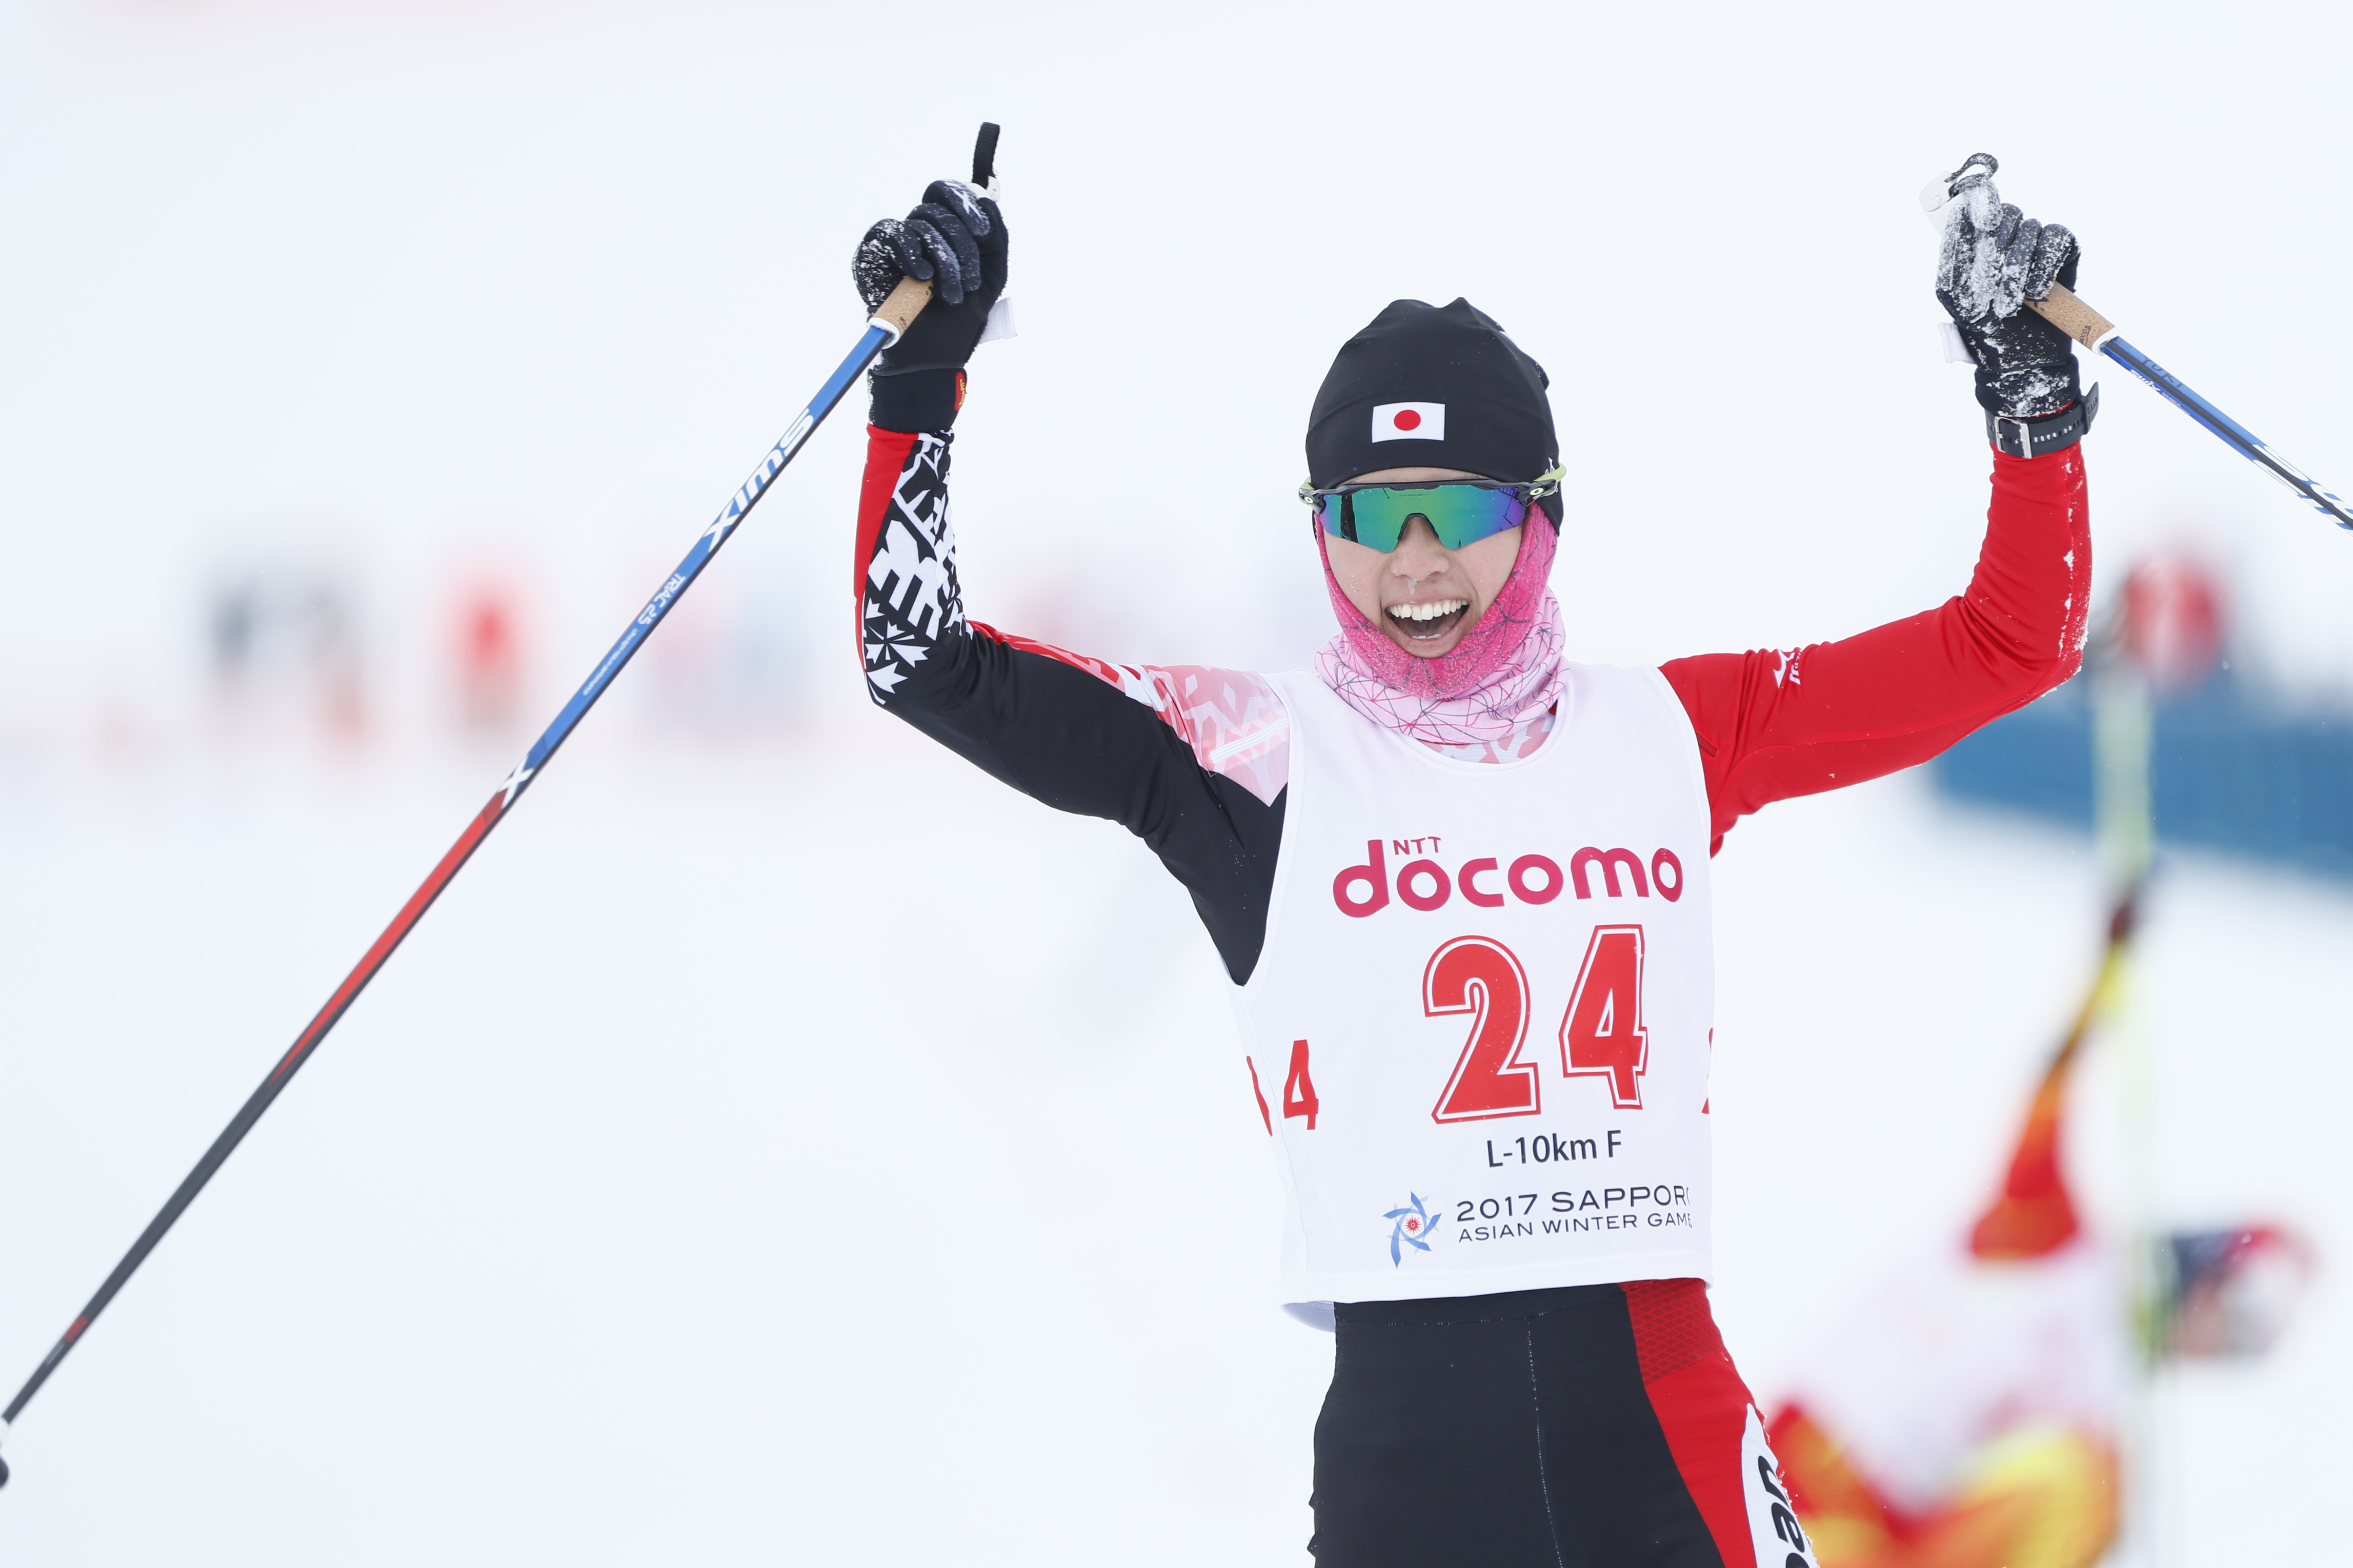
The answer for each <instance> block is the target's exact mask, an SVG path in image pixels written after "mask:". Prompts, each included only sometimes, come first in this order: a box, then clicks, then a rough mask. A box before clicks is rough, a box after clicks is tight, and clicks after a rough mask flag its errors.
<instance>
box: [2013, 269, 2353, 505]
mask: <svg viewBox="0 0 2353 1568" xmlns="http://www.w3.org/2000/svg"><path fill="white" fill-rule="evenodd" d="M2027 304H2029V305H2030V306H2031V307H2033V310H2034V313H2035V314H2036V315H2038V316H2041V317H2042V319H2043V320H2044V321H2048V322H2050V323H2051V324H2052V326H2054V327H2057V328H2058V329H2059V330H2060V331H2063V332H2064V333H2066V334H2067V335H2068V336H2069V337H2071V338H2073V339H2074V340H2075V341H2076V342H2079V343H2081V344H2083V345H2084V347H2085V348H2087V349H2091V350H2094V352H2096V353H2104V354H2105V355H2107V356H2108V357H2109V358H2110V359H2112V360H2114V361H2116V363H2118V364H2120V365H2122V366H2124V367H2125V368H2126V370H2128V371H2130V372H2132V373H2133V374H2135V375H2137V376H2138V377H2140V378H2141V379H2142V380H2143V381H2145V382H2147V383H2148V384H2149V385H2151V386H2153V387H2155V388H2157V390H2158V393H2159V394H2161V395H2163V396H2164V397H2165V399H2166V401H2168V402H2169V403H2171V404H2172V405H2174V406H2175V407H2177V408H2179V409H2180V410H2181V411H2182V412H2183V413H2184V414H2187V415H2189V417H2191V418H2192V419H2195V420H2196V421H2198V423H2199V424H2200V425H2203V426H2206V428H2207V429H2209V430H2211V431H2212V432H2214V434H2215V435H2217V436H2219V437H2221V438H2222V441H2223V443H2224V444H2225V445H2227V446H2228V447H2230V448H2231V449H2232V451H2234V452H2236V453H2238V454H2239V456H2241V457H2242V458H2246V459H2247V460H2248V461H2249V462H2251V463H2253V464H2254V465H2255V466H2256V467H2257V468H2262V469H2263V472H2265V473H2267V474H2269V475H2271V477H2272V478H2274V479H2277V480H2278V481H2279V482H2280V483H2282V484H2284V485H2285V486H2286V487H2287V488H2288V489H2292V490H2294V491H2295V493H2296V494H2297V495H2299V496H2302V497H2303V498H2304V499H2305V500H2307V501H2310V502H2311V503H2312V504H2313V505H2314V506H2315V507H2317V508H2318V509H2319V510H2320V513H2321V515H2322V516H2324V517H2327V518H2329V519H2331V520H2333V521H2335V522H2336V524H2337V527H2339V528H2348V529H2353V511H2348V510H2346V507H2345V503H2344V502H2343V501H2342V500H2338V499H2337V497H2336V496H2335V495H2333V494H2331V493H2330V492H2329V491H2327V490H2325V489H2321V488H2320V486H2319V484H2318V483H2317V482H2316V480H2315V479H2313V477H2312V476H2311V475H2310V474H2307V473H2306V472H2305V471H2304V470H2303V469H2302V468H2297V467H2296V466H2295V464H2294V463H2291V462H2289V461H2288V460H2287V459H2286V458H2283V457H2281V456H2280V455H2279V454H2278V453H2276V452H2274V451H2273V450H2272V449H2271V448H2270V447H2267V446H2265V445H2264V444H2263V442H2262V441H2260V440H2258V439H2257V438H2256V437H2255V436H2254V433H2253V432H2252V431H2250V430H2249V429H2248V428H2247V427H2246V426H2243V425H2242V424H2240V423H2239V422H2238V421H2237V420H2235V419H2233V418H2232V417H2231V416H2229V415H2227V414H2225V413H2223V412H2222V411H2221V409H2219V408H2217V407H2215V406H2214V405H2212V404H2211V403H2209V402H2207V401H2206V400H2205V399H2204V398H2203V397H2200V396H2199V395H2198V394H2197V393H2195V392H2193V391H2191V390H2190V389H2189V384H2187V383H2186V382H2184V381H2183V380H2182V379H2181V378H2180V377H2179V376H2178V375H2176V374H2173V373H2172V372H2171V371H2169V370H2168V369H2166V368H2165V367H2164V366H2163V365H2161V364H2159V363H2157V362H2156V361H2155V360H2153V359H2151V358H2149V357H2148V356H2147V354H2145V353H2141V352H2140V350H2138V349H2137V348H2135V347H2133V346H2132V344H2130V343H2129V342H2126V341H2125V339H2124V337H2123V336H2122V334H2120V333H2119V332H2118V331H2116V323H2115V322H2113V321H2109V320H2108V319H2107V318H2106V317H2105V316H2103V315H2101V314H2100V313H2099V312H2098V311H2097V310H2094V309H2092V307H2091V306H2090V305H2088V304H2086V303H2085V302H2084V299H2083V297H2082V296H2081V295H2078V294H2075V293H2073V292H2071V291H2070V290H2069V289H2067V288H2066V287H2065V286H2064V285H2063V284H2058V283H2053V284H2052V285H2051V297H2050V298H2049V299H2047V300H2028V301H2027Z"/></svg>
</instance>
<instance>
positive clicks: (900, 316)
mask: <svg viewBox="0 0 2353 1568" xmlns="http://www.w3.org/2000/svg"><path fill="white" fill-rule="evenodd" d="M2051 292H2052V293H2053V294H2056V293H2058V292H2059V290H2058V289H2057V288H2055V287H2054V288H2052V290H2051ZM931 302H932V286H931V285H930V284H928V283H926V282H924V281H923V279H920V278H902V279H899V286H898V287H897V288H896V289H892V290H891V292H890V294H889V296H888V297H887V298H885V299H884V300H883V301H882V303H881V305H879V306H877V307H876V308H875V310H874V318H873V319H874V320H876V321H888V322H890V323H891V330H892V331H894V332H900V333H903V332H905V331H906V330H907V328H908V327H909V326H910V325H912V324H913V321H914V320H915V318H916V317H917V316H920V315H922V314H923V307H924V306H926V305H928V304H930V303H931Z"/></svg>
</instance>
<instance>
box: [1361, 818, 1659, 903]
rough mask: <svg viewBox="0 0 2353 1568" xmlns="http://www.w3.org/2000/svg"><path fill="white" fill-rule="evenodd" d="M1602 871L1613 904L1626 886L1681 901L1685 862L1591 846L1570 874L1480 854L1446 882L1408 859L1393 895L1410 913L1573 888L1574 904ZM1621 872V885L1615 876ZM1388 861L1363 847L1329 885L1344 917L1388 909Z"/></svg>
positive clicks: (1432, 842)
mask: <svg viewBox="0 0 2353 1568" xmlns="http://www.w3.org/2000/svg"><path fill="white" fill-rule="evenodd" d="M1425 844H1427V845H1429V846H1430V851H1431V853H1432V854H1433V855H1434V854H1435V853H1436V852H1437V849H1438V840H1437V839H1436V838H1435V837H1430V838H1395V839H1391V840H1390V841H1389V847H1391V848H1393V849H1395V850H1396V852H1397V853H1398V854H1399V855H1419V854H1420V853H1421V847H1422V846H1423V845H1425ZM1596 867H1599V868H1600V871H1601V888H1602V891H1604V892H1606V893H1608V894H1609V896H1610V897H1611V898H1613V899H1618V898H1623V897H1625V895H1626V889H1628V888H1629V887H1630V888H1632V889H1633V892H1634V896H1635V897H1636V898H1638V899H1647V898H1649V897H1650V896H1651V889H1654V888H1655V889H1658V894H1659V897H1661V898H1662V899H1664V900H1667V902H1669V903H1671V904H1672V903H1673V902H1674V901H1675V900H1677V899H1680V898H1682V897H1683V862H1682V861H1681V860H1678V859H1676V858H1675V852H1674V851H1673V850H1672V849H1662V850H1660V851H1658V852H1657V853H1656V854H1654V855H1652V856H1651V860H1650V866H1649V868H1648V870H1647V871H1646V870H1645V869H1644V868H1643V864H1642V858H1641V856H1640V855H1637V854H1635V853H1634V851H1632V850H1631V849H1596V848H1594V847H1591V846H1590V845H1588V846H1587V847H1585V848H1582V849H1579V850H1578V851H1577V853H1576V854H1574V855H1572V856H1570V857H1569V858H1568V874H1567V876H1566V877H1564V876H1562V875H1561V870H1560V866H1559V863H1558V862H1557V861H1555V860H1554V859H1552V858H1551V857H1549V856H1545V855H1523V856H1521V857H1520V858H1518V859H1516V860H1514V861H1513V862H1512V863H1511V865H1510V866H1509V867H1505V866H1504V863H1503V861H1502V859H1501V858H1498V857H1495V856H1492V855H1490V856H1483V857H1482V858H1479V859H1476V860H1465V861H1463V862H1462V864H1461V865H1460V866H1458V867H1456V868H1454V874H1453V875H1452V876H1451V877H1450V876H1448V875H1447V873H1446V868H1445V867H1443V866H1440V864H1439V863H1438V862H1437V861H1436V860H1435V859H1428V858H1425V859H1416V860H1409V861H1407V862H1406V863H1405V864H1404V865H1402V866H1399V867H1398V871H1397V884H1396V885H1397V896H1398V901H1399V902H1401V903H1403V904H1404V905H1405V906H1406V908H1408V909H1409V910H1423V911H1424V912H1427V911H1429V910H1435V909H1441V908H1443V907H1444V906H1445V904H1446V901H1447V900H1449V899H1451V898H1452V897H1453V896H1454V895H1455V894H1456V893H1458V892H1459V893H1461V895H1462V897H1463V898H1464V899H1466V900H1469V901H1470V902H1472V903H1474V904H1477V905H1479V906H1480V907H1482V909H1490V910H1500V909H1502V908H1503V907H1504V889H1510V890H1511V896H1512V897H1513V898H1515V899H1517V900H1520V902H1522V903H1524V904H1548V903H1550V902H1552V901H1553V900H1555V899H1556V898H1558V897H1560V893H1561V889H1563V888H1568V887H1574V888H1575V889H1577V897H1578V898H1580V899H1589V898H1591V897H1593V885H1592V884H1593V878H1592V873H1593V870H1594V868H1596ZM1620 871H1623V872H1624V873H1625V879H1624V880H1623V881H1620V878H1619V873H1620ZM1389 886H1390V884H1389V872H1388V855H1387V854H1386V853H1385V852H1384V850H1383V847H1382V845H1381V841H1380V840H1379V839H1377V838H1368V839H1366V841H1365V863H1364V864H1363V865H1361V866H1349V867H1345V868H1343V869H1342V870H1341V872H1340V874H1339V875H1338V876H1336V877H1335V878H1333V879H1332V901H1333V902H1334V903H1335V904H1337V905H1338V906H1339V907H1340V912H1341V913H1342V914H1344V915H1349V916H1353V917H1354V918H1356V919H1357V920H1362V919H1364V918H1365V917H1366V915H1369V914H1373V913H1375V912H1377V911H1378V910H1383V909H1386V908H1388V901H1389Z"/></svg>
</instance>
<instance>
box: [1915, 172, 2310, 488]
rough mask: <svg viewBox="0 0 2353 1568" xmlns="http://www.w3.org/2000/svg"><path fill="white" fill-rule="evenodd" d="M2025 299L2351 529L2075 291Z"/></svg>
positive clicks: (1942, 184) (1938, 183) (1947, 186)
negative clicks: (2128, 339)
mask: <svg viewBox="0 0 2353 1568" xmlns="http://www.w3.org/2000/svg"><path fill="white" fill-rule="evenodd" d="M1979 165H1982V166H1983V170H1984V173H1986V174H1993V173H1994V172H1995V171H1997V170H1998V169H2000V167H2001V163H2000V160H1999V159H1997V158H1995V157H1994V155H1993V154H1992V153H1971V154H1970V155H1969V158H1968V162H1966V163H1963V164H1962V165H1961V166H1960V167H1959V168H1957V169H1956V170H1954V171H1953V172H1952V173H1951V174H1947V175H1945V176H1944V177H1943V178H1942V179H1937V180H1931V181H1929V182H1928V187H1927V189H1926V190H1924V191H1922V192H1921V193H1920V205H1921V207H1922V208H1923V209H1925V210H1926V211H1927V212H1929V213H1934V212H1936V210H1937V209H1938V208H1939V207H1942V206H1943V205H1945V204H1946V203H1947V202H1948V201H1950V200H1951V199H1952V197H1953V188H1954V187H1955V186H1956V185H1957V184H1960V182H1961V181H1962V180H1964V179H1966V178H1967V177H1968V176H1969V175H1970V174H1973V173H1976V172H1977V171H1978V167H1979ZM2026 302H2027V304H2028V305H2030V306H2031V307H2032V308H2033V310H2034V313H2035V314H2036V315H2038V316H2041V317H2042V319H2043V320H2044V321H2049V322H2050V323H2051V324H2052V326H2054V327H2057V328H2058V329H2059V330H2060V331H2063V332H2064V333H2066V334H2067V335H2068V336H2069V337H2071V338H2073V339H2074V340H2075V341H2076V342H2079V343H2081V344H2083V345H2084V347H2085V348H2087V349H2090V350H2092V351H2093V352H2094V353H2103V354H2105V355H2107V356H2108V358H2110V359H2112V360H2114V361H2116V363H2118V364H2120V365H2122V366H2124V367H2125V368H2126V370H2128V371H2130V372H2132V373H2133V374H2135V375H2137V376H2138V377H2140V378H2141V380H2143V381H2145V382H2147V383H2148V384H2149V385H2151V386H2153V387H2155V388H2156V389H2157V390H2158V395H2160V396H2162V397H2163V398H2164V399H2165V400H2166V401H2167V402H2168V403H2170V404H2172V405H2174V406H2175V407H2176V408H2179V409H2180V410H2181V411H2182V412H2183V413H2184V414H2187V415H2189V417H2191V418H2192V419H2195V420H2196V421H2198V423H2199V424H2200V425H2203V426H2205V427H2206V428H2207V429H2209V430H2211V431H2212V432H2213V433H2214V434H2215V435H2216V436H2218V437H2221V440H2222V443H2223V444H2224V445H2225V446H2227V447H2230V448H2231V449H2232V451H2234V452H2236V453H2238V454H2239V456H2241V457H2242V458H2246V459H2247V460H2248V461H2249V462H2251V463H2253V464H2254V465H2255V466H2256V467H2257V468H2261V469H2263V471H2264V472H2265V473H2267V474H2269V475H2271V477H2272V478H2274V479H2277V480H2278V481H2279V482H2280V483H2282V484H2284V485H2285V486H2286V487H2287V488H2288V489H2291V490H2294V491H2295V493H2296V494H2297V495H2298V496H2301V497H2302V498H2303V499H2304V500H2307V501H2309V502H2311V503H2312V505H2313V506H2314V507H2316V508H2317V509H2318V510H2319V511H2320V514H2321V515H2322V516H2323V517H2326V518H2327V519H2329V520H2330V521H2333V522H2335V523H2336V524H2337V527H2339V528H2345V529H2353V511H2348V510H2347V509H2346V504H2345V502H2344V501H2342V500H2339V499H2338V498H2337V496H2336V495H2335V494H2333V493H2332V492H2330V491H2328V490H2325V489H2321V488H2320V485H2319V483H2318V482H2317V481H2316V480H2315V479H2313V477H2312V476H2311V475H2310V474H2307V473H2306V472H2305V471H2304V470H2303V469H2302V468H2297V467H2296V466H2295V464H2294V463H2291V462H2289V461H2288V460H2287V459H2286V458H2283V457H2281V456H2280V455H2279V454H2278V453H2276V452H2274V451H2273V450H2272V449H2271V448H2270V447H2267V446H2265V445H2264V444H2263V442H2262V441H2261V440H2260V439H2258V438H2257V437H2256V436H2255V434H2254V433H2253V431H2251V430H2249V429H2248V428H2247V427H2246V426H2243V425H2242V424H2240V423H2239V422H2238V421H2237V420H2235V419H2233V418H2232V417H2231V416H2229V415H2227V414H2225V413H2223V412H2222V411H2221V409H2219V408H2217V407H2215V406H2214V405H2212V404H2211V403H2209V402H2207V401H2206V400H2205V399H2204V398H2203V397H2200V395H2198V394H2197V393H2195V392H2193V391H2191V390H2190V389H2189V384H2188V383H2187V382H2185V381H2183V380H2182V379H2181V378H2180V377H2179V376H2178V375H2176V374H2173V373H2172V372H2171V371H2169V370H2167V369H2166V368H2165V367H2164V366H2163V365H2160V364H2158V363H2157V362H2156V361H2155V360H2153V359H2151V358H2149V357H2148V356H2147V354H2145V353H2141V352H2140V350H2138V349H2137V348H2135V347H2133V345H2132V344H2130V343H2129V342H2126V341H2125V339H2124V337H2123V335H2122V334H2120V333H2119V332H2118V331H2116V323H2115V322H2113V321H2109V320H2108V319H2107V318H2106V317H2105V316H2103V315H2101V314H2100V313H2099V312H2098V311H2097V310H2094V309H2092V307H2091V306H2090V305H2089V304H2087V303H2085V302H2084V300H2083V298H2082V297H2081V296H2080V295H2077V294H2075V293H2074V292H2073V291H2072V290H2070V289H2067V288H2066V287H2065V286H2064V285H2063V284H2058V283H2053V284H2052V286H2051V295H2050V297H2049V298H2048V299H2044V300H2028V301H2026Z"/></svg>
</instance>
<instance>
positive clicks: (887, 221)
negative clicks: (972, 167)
mask: <svg viewBox="0 0 2353 1568" xmlns="http://www.w3.org/2000/svg"><path fill="white" fill-rule="evenodd" d="M1006 238H1007V237H1006V232H1005V214H1004V213H1003V212H1002V211H1001V210H1000V209H999V208H998V206H997V202H996V200H995V199H994V198H993V197H990V196H987V195H982V194H981V193H980V192H978V191H976V190H975V189H973V187H971V186H970V185H967V184H965V183H964V182H963V181H961V180H934V181H933V182H932V183H931V184H929V185H927V186H925V187H924V190H923V200H922V202H920V203H918V204H917V205H916V206H915V209H914V210H913V212H910V213H909V214H908V215H907V216H905V217H903V218H895V217H890V218H884V219H883V220H882V221H881V222H880V223H878V224H876V225H875V226H873V227H871V228H870V229H868V230H867V231H866V237H865V238H864V239H861V240H860V241H859V243H858V251H857V254H856V255H855V256H853V257H852V258H850V274H851V276H852V277H853V278H854V279H856V280H857V283H858V297H859V298H860V300H864V301H865V302H866V308H867V309H868V310H873V309H875V308H876V307H877V306H879V305H881V303H882V300H883V299H884V298H885V297H886V296H888V295H889V294H890V292H891V290H892V289H895V288H897V287H898V285H899V280H900V279H902V278H920V279H923V280H924V281H926V282H928V283H930V284H931V285H932V302H931V303H930V304H928V305H926V306H924V307H923V314H921V315H919V316H917V317H916V318H915V320H914V321H913V324H912V325H910V326H909V327H908V328H907V332H906V335H905V336H904V337H902V338H901V339H900V340H899V341H898V342H895V343H893V344H892V346H891V347H890V348H889V349H887V350H885V351H884V352H883V353H882V356H881V360H880V361H879V362H878V363H877V366H876V370H875V374H876V375H878V376H894V375H906V374H911V373H913V372H916V371H931V370H941V371H952V370H961V369H963V368H964V364H965V361H966V360H968V359H970V358H971V357H972V351H973V349H974V348H975V347H976V346H977V345H978V344H979V342H980V336H981V333H982V332H983V331H985V330H986V329H987V325H988V312H989V311H990V310H992V309H994V308H995V307H996V304H997V298H998V296H1000V295H1001V294H1003V293H1004V292H1005V277H1006V259H1007V258H1006V250H1007V246H1006Z"/></svg>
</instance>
